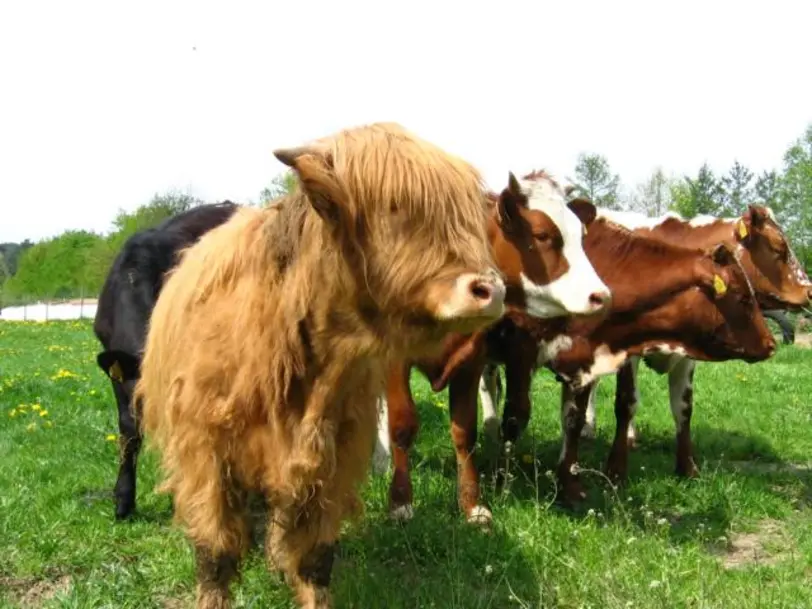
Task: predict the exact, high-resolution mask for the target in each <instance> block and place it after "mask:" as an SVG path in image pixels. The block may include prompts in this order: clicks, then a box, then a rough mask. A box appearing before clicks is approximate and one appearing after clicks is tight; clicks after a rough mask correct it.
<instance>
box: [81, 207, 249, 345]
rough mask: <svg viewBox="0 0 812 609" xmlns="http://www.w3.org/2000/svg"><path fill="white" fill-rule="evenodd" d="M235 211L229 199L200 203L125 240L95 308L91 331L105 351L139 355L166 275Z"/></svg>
mask: <svg viewBox="0 0 812 609" xmlns="http://www.w3.org/2000/svg"><path fill="white" fill-rule="evenodd" d="M237 208H238V206H237V205H236V204H235V203H232V202H230V201H225V202H223V203H218V204H213V205H201V206H199V207H194V208H192V209H190V210H188V211H185V212H183V213H180V214H177V215H175V216H172V217H171V218H167V219H166V220H164V221H163V222H162V223H161V224H159V225H158V226H156V227H154V228H149V229H146V230H143V231H140V232H138V233H135V234H134V235H132V236H131V237H130V238H129V239H127V241H126V242H125V243H124V246H123V247H122V248H121V251H120V252H119V253H118V255H117V256H116V258H115V260H114V261H113V264H112V266H111V268H110V272H109V273H108V275H107V279H106V280H105V282H104V286H103V287H102V291H101V294H100V296H99V302H98V307H97V309H96V317H95V320H94V324H93V331H94V332H95V334H96V337H97V338H98V339H99V341H100V342H101V343H102V345H103V346H104V348H105V349H117V350H121V351H124V352H127V353H130V354H131V355H133V356H135V357H137V356H138V354H139V353H140V351H141V348H142V346H143V342H144V337H145V334H146V324H147V322H148V320H149V316H150V314H151V312H152V309H153V307H154V306H155V301H156V299H157V297H158V293H159V292H160V290H161V287H162V285H163V279H164V276H165V275H166V273H167V271H169V270H170V269H171V268H172V267H173V266H174V264H175V263H176V261H177V255H178V252H180V251H181V250H183V249H184V248H186V247H188V246H189V245H192V244H193V243H195V242H196V241H197V240H198V239H200V237H201V236H202V235H204V234H205V233H206V232H208V231H209V230H211V229H213V228H214V227H216V226H219V225H220V224H222V223H224V222H225V221H226V220H228V219H229V218H230V217H231V216H232V214H233V213H234V211H235V210H236V209H237Z"/></svg>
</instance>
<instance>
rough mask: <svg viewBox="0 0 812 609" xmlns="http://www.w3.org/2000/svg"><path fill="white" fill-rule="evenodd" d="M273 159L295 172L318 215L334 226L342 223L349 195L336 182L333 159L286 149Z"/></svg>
mask: <svg viewBox="0 0 812 609" xmlns="http://www.w3.org/2000/svg"><path fill="white" fill-rule="evenodd" d="M274 156H275V157H276V158H277V159H279V161H281V162H282V163H284V164H285V165H287V166H288V167H290V168H291V169H293V171H294V172H295V173H296V176H297V177H298V178H299V183H300V184H301V187H302V190H303V191H304V193H305V194H306V195H307V198H308V200H309V201H310V205H312V206H313V209H315V210H316V213H318V214H319V216H320V217H321V218H322V219H323V220H324V221H325V222H329V223H330V224H331V225H333V226H337V225H338V224H339V223H341V222H342V220H343V218H342V216H343V210H344V209H346V195H345V193H344V190H343V189H342V188H341V185H340V184H339V182H338V180H337V179H336V176H335V172H334V168H333V159H332V157H331V155H330V154H329V153H328V152H326V151H324V150H320V149H318V148H316V147H310V146H302V147H299V148H283V149H278V150H274Z"/></svg>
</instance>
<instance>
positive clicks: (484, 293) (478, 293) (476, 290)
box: [468, 279, 493, 304]
mask: <svg viewBox="0 0 812 609" xmlns="http://www.w3.org/2000/svg"><path fill="white" fill-rule="evenodd" d="M468 290H469V291H470V292H471V295H472V296H473V297H474V298H476V299H477V300H481V301H482V304H487V303H488V302H490V300H491V299H492V298H493V285H492V284H489V283H487V282H485V281H482V280H481V279H474V280H473V281H472V282H471V283H470V284H469V285H468Z"/></svg>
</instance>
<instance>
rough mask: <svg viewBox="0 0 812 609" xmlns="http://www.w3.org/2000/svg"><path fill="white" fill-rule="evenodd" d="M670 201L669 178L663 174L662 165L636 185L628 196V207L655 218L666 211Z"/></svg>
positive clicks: (670, 185) (670, 188)
mask: <svg viewBox="0 0 812 609" xmlns="http://www.w3.org/2000/svg"><path fill="white" fill-rule="evenodd" d="M672 203H673V193H672V184H671V180H669V179H668V177H667V176H666V175H665V172H664V171H663V168H662V167H657V168H656V169H654V171H652V173H651V175H650V176H649V177H648V178H647V179H646V180H645V181H644V182H641V183H640V184H638V185H637V187H636V188H635V191H634V193H632V195H631V197H630V198H629V203H628V207H629V208H630V209H632V210H634V211H637V212H640V213H643V214H646V215H648V216H650V217H653V218H656V217H658V216H661V215H663V214H664V213H665V212H667V211H668V210H669V209H670V207H671V205H672Z"/></svg>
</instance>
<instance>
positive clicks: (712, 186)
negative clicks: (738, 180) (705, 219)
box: [677, 163, 725, 218]
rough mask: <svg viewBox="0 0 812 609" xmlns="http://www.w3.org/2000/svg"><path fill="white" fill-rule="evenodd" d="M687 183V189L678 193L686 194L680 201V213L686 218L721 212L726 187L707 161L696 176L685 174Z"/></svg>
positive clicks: (713, 214)
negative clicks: (691, 176)
mask: <svg viewBox="0 0 812 609" xmlns="http://www.w3.org/2000/svg"><path fill="white" fill-rule="evenodd" d="M685 185H686V187H687V191H683V192H680V193H677V194H678V195H681V196H685V198H684V199H683V200H681V201H679V203H678V205H679V209H678V210H677V211H678V213H680V214H681V215H682V216H684V217H686V218H693V217H694V216H701V215H706V214H707V215H711V216H716V215H719V214H720V212H721V210H722V209H723V204H724V196H725V189H724V187H723V186H722V183H721V181H720V180H719V179H717V178H716V176H715V175H714V174H713V170H711V168H710V167H708V164H707V163H703V165H702V167H700V168H699V172H698V173H697V175H696V177H695V178H690V177H688V176H685ZM686 195H687V196H686Z"/></svg>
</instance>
